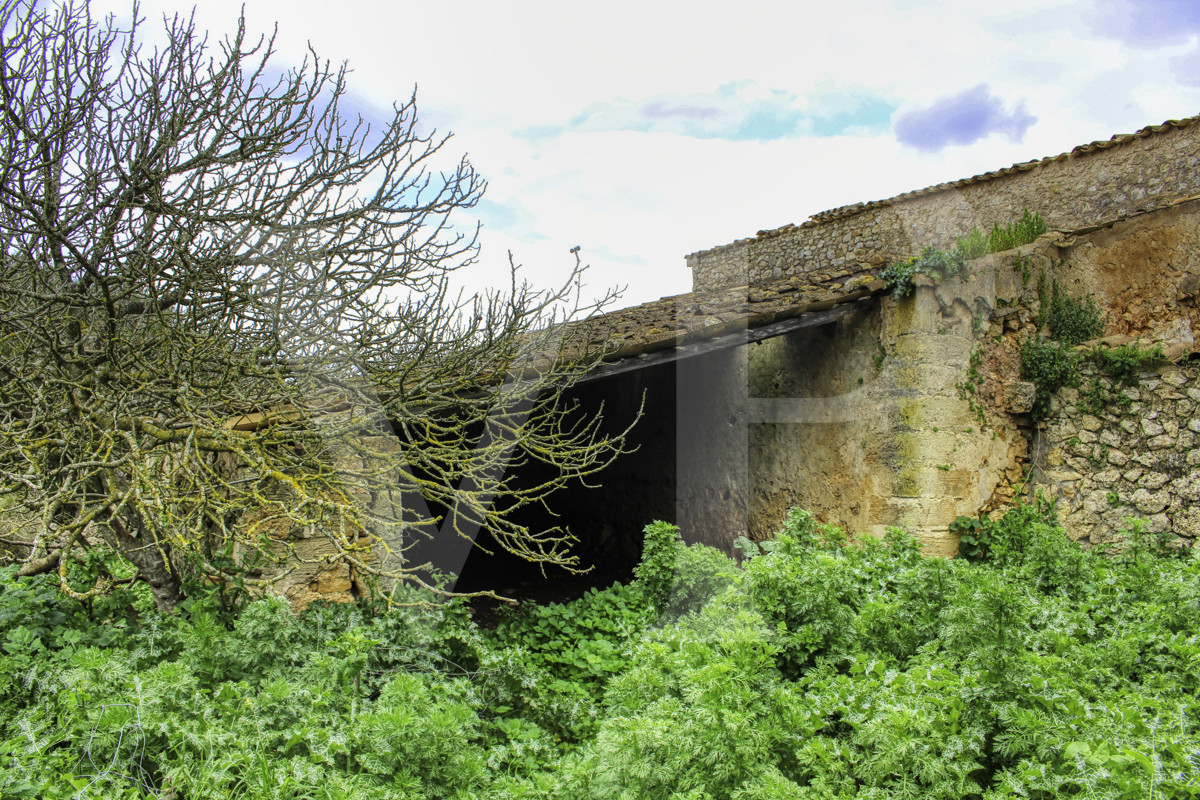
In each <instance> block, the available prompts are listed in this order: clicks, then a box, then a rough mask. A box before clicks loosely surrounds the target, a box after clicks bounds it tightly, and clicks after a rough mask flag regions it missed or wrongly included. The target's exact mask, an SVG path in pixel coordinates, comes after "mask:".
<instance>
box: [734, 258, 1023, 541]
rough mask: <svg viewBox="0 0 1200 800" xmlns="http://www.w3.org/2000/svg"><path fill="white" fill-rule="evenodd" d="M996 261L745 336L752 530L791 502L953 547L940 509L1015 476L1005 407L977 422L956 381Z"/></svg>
mask: <svg viewBox="0 0 1200 800" xmlns="http://www.w3.org/2000/svg"><path fill="white" fill-rule="evenodd" d="M1009 272H1010V271H1007V270H1002V271H997V270H981V271H980V272H979V273H978V274H977V275H975V276H974V277H973V278H972V279H971V280H968V281H958V280H955V281H949V282H946V283H944V284H940V285H934V284H933V282H932V281H927V280H921V281H918V283H920V285H919V286H918V287H917V288H916V290H915V291H914V292H913V294H912V295H910V296H909V297H907V298H903V299H900V300H895V299H893V298H891V297H890V296H886V297H884V298H883V300H882V301H881V302H880V303H879V304H877V305H875V306H874V307H873V308H871V309H869V310H864V311H862V312H859V313H856V314H854V315H851V316H848V317H845V318H843V319H842V320H840V321H839V322H838V323H837V324H836V325H831V326H826V327H824V328H820V329H815V330H804V331H798V332H796V333H793V334H788V335H785V336H780V337H778V338H776V339H772V340H768V341H766V342H763V343H762V345H761V346H756V347H754V348H752V350H751V354H750V387H749V388H750V395H751V401H750V408H751V420H752V421H753V424H752V425H751V429H750V433H749V436H750V486H751V496H750V532H751V535H752V537H754V538H765V537H766V536H769V535H770V534H771V533H773V532H774V531H775V530H777V529H778V527H779V524H780V522H781V521H782V519H783V516H784V514H785V513H786V511H787V509H788V508H789V507H791V506H801V507H803V508H807V509H809V510H811V511H813V513H814V514H815V515H816V516H817V517H818V518H819V519H821V520H822V521H826V522H832V523H834V524H837V525H840V526H842V527H844V528H846V529H847V530H848V531H851V532H855V533H860V532H861V533H868V534H872V535H876V536H882V535H883V533H884V531H885V529H886V528H887V527H888V526H892V525H896V526H900V527H903V528H905V529H907V530H910V531H912V532H913V533H915V534H916V535H917V536H918V537H919V538H920V539H921V540H922V541H924V543H925V544H926V546H927V552H928V553H931V554H933V555H940V556H951V555H953V554H954V553H955V552H957V549H958V541H957V539H955V538H954V537H953V536H952V534H950V532H949V525H950V523H951V522H953V521H954V519H955V518H957V517H958V516H959V515H962V514H974V513H976V512H977V511H978V510H979V508H981V507H982V506H983V505H984V504H985V503H987V502H988V501H989V500H990V499H991V498H992V497H993V495H995V494H996V492H997V491H998V490H999V489H1000V488H1001V487H1002V486H1005V485H1007V484H1008V483H1011V482H1012V481H1013V480H1014V479H1016V478H1019V476H1020V473H1021V469H1020V466H1019V465H1020V461H1021V459H1022V458H1023V456H1024V453H1025V448H1026V444H1025V440H1024V439H1023V438H1022V436H1021V435H1020V432H1019V430H1018V428H1017V425H1016V424H1015V423H1014V422H1013V421H1012V420H1010V419H1007V418H1004V417H999V418H997V419H994V420H991V421H990V422H991V424H990V425H989V426H988V427H986V428H985V427H984V426H982V425H981V424H980V420H979V418H978V414H977V412H976V410H975V408H974V407H973V403H972V400H971V398H970V397H969V396H968V395H967V394H966V393H964V392H963V391H961V390H960V388H959V385H960V384H961V383H962V381H963V380H964V378H965V376H966V375H967V373H968V371H969V369H970V360H971V354H972V352H973V350H974V348H975V345H976V342H977V339H978V337H979V336H980V335H981V333H982V330H983V328H982V327H981V325H982V324H983V323H984V322H985V320H986V319H987V317H988V316H989V315H990V313H991V311H992V309H993V308H995V307H996V297H997V291H999V292H1000V293H1001V294H1002V295H1003V294H1005V293H1006V292H1007V287H1008V278H1009ZM998 284H999V286H998Z"/></svg>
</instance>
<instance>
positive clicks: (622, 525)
mask: <svg viewBox="0 0 1200 800" xmlns="http://www.w3.org/2000/svg"><path fill="white" fill-rule="evenodd" d="M643 398H644V405H643ZM565 400H566V402H567V404H568V405H576V404H577V406H576V408H577V410H578V413H582V414H586V415H589V416H590V417H595V416H597V415H599V416H601V419H602V426H603V431H604V433H605V434H612V435H615V434H617V433H619V432H620V431H622V430H624V429H625V428H626V427H627V426H628V425H629V424H630V422H631V421H632V420H633V419H634V418H635V417H636V416H637V412H638V409H639V407H641V408H642V418H641V420H640V421H639V422H638V423H637V425H636V426H635V427H634V429H633V431H632V432H631V433H630V435H629V437H628V439H627V447H628V449H629V450H630V451H631V452H626V453H625V454H623V455H622V456H620V457H619V458H618V459H617V460H616V461H615V462H614V463H613V464H612V465H610V466H609V467H608V468H607V469H605V470H603V471H602V472H600V473H597V474H596V475H593V476H591V477H590V478H588V480H587V483H588V484H591V485H590V486H589V485H585V483H584V482H583V481H578V480H577V481H573V482H572V483H571V484H570V485H568V486H566V487H564V488H562V489H560V490H558V491H556V492H554V493H553V494H552V495H550V497H549V498H548V499H547V502H546V508H543V507H541V506H537V505H533V506H527V507H525V508H522V509H519V510H517V511H515V512H514V513H513V516H512V518H513V519H514V520H516V521H518V522H520V523H521V524H523V525H528V526H530V527H531V528H532V529H545V528H548V527H552V526H561V527H563V528H565V529H566V530H569V531H570V532H571V534H573V535H574V536H575V537H576V539H577V540H578V541H577V542H576V543H575V544H574V545H573V547H572V552H573V553H575V554H576V555H578V556H579V567H580V568H583V569H589V568H590V569H589V571H588V572H586V573H584V574H573V573H571V572H568V571H567V570H564V569H562V568H561V567H550V566H548V567H545V572H544V574H543V570H542V567H541V566H539V565H538V564H533V563H530V562H528V561H525V560H523V559H521V558H519V557H517V556H514V555H512V554H510V553H508V552H507V551H505V550H503V549H502V548H500V547H498V546H497V545H496V544H495V542H494V540H493V539H492V538H491V536H490V535H489V534H488V532H487V531H486V529H485V530H484V531H482V532H481V533H480V535H479V539H478V544H479V545H481V546H482V547H476V548H474V549H473V550H472V551H471V553H470V555H469V556H468V558H467V561H466V564H465V565H464V567H463V569H462V572H461V573H460V575H459V579H458V582H457V583H456V585H455V589H456V591H462V592H473V591H481V590H488V589H490V590H494V591H496V592H497V593H499V594H502V595H504V596H507V597H519V598H524V599H537V600H541V601H547V602H553V601H562V600H567V599H571V598H573V597H577V596H579V595H582V594H583V593H584V592H586V591H587V589H588V588H590V587H592V586H596V587H605V586H608V585H610V584H612V583H613V582H614V581H622V582H624V581H628V580H630V579H631V578H632V576H633V568H634V567H635V566H636V565H637V562H638V559H639V558H640V557H641V551H642V529H643V528H644V527H645V526H646V525H647V524H648V523H650V522H651V521H653V520H658V519H661V520H666V521H669V522H670V521H674V517H675V508H676V498H675V453H676V446H675V402H676V397H675V365H674V364H671V363H666V364H659V365H655V366H651V367H647V368H645V369H639V370H634V371H631V372H626V373H623V374H621V375H615V376H611V377H605V378H599V379H592V380H587V381H583V382H580V383H578V384H576V385H575V386H574V387H572V388H571V390H570V391H569V392H568V393H567V396H566V398H565ZM546 469H548V468H547V467H545V466H544V465H542V464H540V463H537V462H529V463H527V464H525V465H523V466H522V467H519V468H518V471H517V473H516V474H517V478H518V481H519V482H521V483H522V484H525V485H530V484H532V483H533V482H534V481H537V480H539V478H542V477H544V474H545V472H544V471H545V470H546ZM482 548H486V549H487V550H490V551H492V552H491V554H490V555H489V554H488V553H487V552H484V549H482Z"/></svg>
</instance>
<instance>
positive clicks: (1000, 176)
mask: <svg viewBox="0 0 1200 800" xmlns="http://www.w3.org/2000/svg"><path fill="white" fill-rule="evenodd" d="M1198 121H1200V117H1189V118H1187V119H1184V120H1172V121H1169V122H1166V123H1164V124H1162V125H1157V126H1150V127H1147V128H1143V129H1142V130H1140V131H1138V132H1137V133H1134V134H1125V135H1121V136H1114V137H1113V138H1112V139H1110V140H1107V141H1100V142H1093V143H1091V144H1088V145H1082V146H1080V147H1076V148H1075V149H1073V150H1071V151H1070V152H1069V153H1063V154H1061V155H1058V156H1052V157H1049V158H1044V159H1041V160H1038V161H1029V162H1024V163H1021V164H1016V165H1014V166H1012V167H1009V168H1007V169H1002V170H997V171H995V172H988V173H985V174H983V175H977V176H974V177H972V178H966V179H963V180H959V181H954V182H951V183H943V184H938V185H936V186H931V187H929V188H926V189H921V190H918V191H915V192H908V193H906V194H902V195H897V196H896V197H893V198H890V199H887V200H880V201H875V202H871V203H857V204H855V205H850V206H843V207H841V208H836V209H833V210H831V211H825V212H822V213H820V214H816V215H814V216H813V217H812V218H811V219H809V220H808V221H806V222H804V223H802V224H801V225H787V226H785V227H782V228H778V229H776V230H771V231H760V232H759V234H758V235H757V236H756V237H754V238H752V239H740V240H738V241H735V242H733V243H731V244H727V245H723V246H721V247H714V248H712V249H710V250H705V251H702V252H698V253H693V254H691V255H689V256H687V264H688V266H689V267H690V268H691V270H692V287H693V290H695V291H702V290H707V289H712V288H715V287H719V286H739V285H746V284H755V283H762V282H765V281H770V280H772V279H774V278H780V277H784V276H794V275H806V276H810V277H811V280H812V281H813V282H815V283H824V282H827V281H837V280H845V279H848V278H849V277H850V276H853V275H855V274H857V273H861V272H863V271H866V270H872V269H875V270H877V269H881V268H883V267H884V266H886V265H887V264H890V263H893V262H895V261H899V260H903V259H906V258H909V257H911V256H913V255H916V254H917V253H919V252H920V251H921V250H922V249H923V248H925V247H926V246H929V245H933V246H935V247H940V248H942V249H946V248H949V247H952V246H953V245H954V244H955V241H956V240H957V239H958V238H959V237H961V236H964V235H965V234H967V233H968V232H969V231H970V230H971V228H972V227H979V228H980V229H981V230H982V231H983V232H984V233H987V232H988V231H990V230H991V227H992V225H994V224H1000V225H1006V224H1008V223H1010V222H1012V221H1013V220H1015V219H1017V218H1019V217H1020V216H1021V214H1022V212H1023V211H1024V210H1025V209H1029V210H1031V211H1037V212H1039V213H1041V214H1042V216H1043V218H1044V219H1045V220H1046V222H1047V223H1048V224H1049V226H1050V227H1051V228H1052V229H1058V230H1077V229H1081V228H1086V227H1088V226H1090V225H1095V224H1098V223H1100V222H1102V221H1106V220H1108V221H1111V220H1113V219H1117V218H1120V217H1124V216H1127V215H1130V214H1133V213H1135V212H1137V211H1139V210H1145V209H1148V208H1154V207H1156V206H1157V205H1158V204H1159V202H1160V201H1163V200H1169V199H1171V198H1177V197H1182V196H1188V195H1192V194H1196V193H1200V125H1197V124H1196V123H1197V122H1198Z"/></svg>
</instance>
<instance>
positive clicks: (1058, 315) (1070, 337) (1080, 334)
mask: <svg viewBox="0 0 1200 800" xmlns="http://www.w3.org/2000/svg"><path fill="white" fill-rule="evenodd" d="M1049 325H1050V338H1051V339H1055V340H1057V341H1060V342H1062V343H1063V344H1064V345H1067V346H1068V347H1070V346H1073V345H1077V344H1083V343H1084V342H1086V341H1088V340H1089V339H1095V338H1096V337H1097V336H1100V335H1101V334H1102V333H1104V327H1105V317H1104V315H1103V314H1102V313H1100V309H1099V308H1098V307H1097V306H1096V300H1095V298H1093V297H1092V296H1091V295H1088V296H1086V297H1068V296H1067V294H1066V293H1065V292H1063V291H1062V290H1061V289H1060V288H1059V285H1058V281H1054V283H1053V285H1052V288H1051V292H1050V316H1049Z"/></svg>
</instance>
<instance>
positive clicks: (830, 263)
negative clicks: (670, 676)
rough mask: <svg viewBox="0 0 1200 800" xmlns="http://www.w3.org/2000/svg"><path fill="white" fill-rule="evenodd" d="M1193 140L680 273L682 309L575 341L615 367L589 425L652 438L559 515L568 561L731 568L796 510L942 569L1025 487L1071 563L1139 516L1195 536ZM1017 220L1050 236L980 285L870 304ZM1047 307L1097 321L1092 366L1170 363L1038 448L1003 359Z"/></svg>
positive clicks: (633, 318) (1155, 134) (967, 189)
mask: <svg viewBox="0 0 1200 800" xmlns="http://www.w3.org/2000/svg"><path fill="white" fill-rule="evenodd" d="M1198 119H1200V118H1198V117H1192V118H1188V119H1184V120H1172V121H1168V122H1166V123H1164V124H1162V125H1157V126H1152V127H1147V128H1144V129H1142V130H1140V131H1138V132H1137V133H1134V134H1128V135H1121V136H1114V137H1113V138H1112V139H1109V140H1107V141H1100V142H1093V143H1091V144H1087V145H1082V146H1080V147H1076V148H1074V149H1073V150H1071V151H1070V152H1067V153H1062V154H1060V155H1057V156H1052V157H1049V158H1044V159H1041V160H1038V161H1031V162H1026V163H1021V164H1016V165H1013V166H1012V167H1009V168H1006V169H1001V170H997V171H995V172H989V173H985V174H983V175H977V176H974V177H971V178H966V179H963V180H959V181H954V182H951V183H944V184H939V185H937V186H931V187H928V188H926V189H921V190H918V191H913V192H908V193H905V194H902V195H898V196H896V197H892V198H889V199H886V200H880V201H875V202H870V203H859V204H855V205H852V206H846V207H843V208H838V209H833V210H831V211H827V212H824V213H821V214H817V215H815V216H814V217H812V218H811V219H810V220H808V221H806V222H804V223H803V224H800V225H788V226H785V227H783V228H779V229H776V230H770V231H760V232H759V233H758V234H757V235H756V236H754V237H752V238H747V239H741V240H738V241H735V242H733V243H731V244H727V245H723V246H720V247H714V248H712V249H709V250H705V251H702V252H698V253H693V254H691V255H689V256H688V257H687V261H688V265H689V267H690V268H691V270H692V275H693V290H692V292H690V293H687V294H684V295H679V296H676V297H668V298H664V299H662V300H660V301H657V302H654V303H648V304H644V305H641V306H638V307H635V308H630V309H624V310H621V311H617V312H614V313H611V314H608V315H606V316H605V317H603V318H601V319H600V320H598V321H596V322H595V323H594V324H593V326H592V328H591V331H592V335H593V337H594V338H595V340H596V341H600V340H601V339H603V338H609V339H611V340H613V341H614V342H615V343H616V345H615V349H614V350H613V352H612V354H611V355H610V357H609V359H608V361H609V363H608V364H607V365H605V366H603V367H601V368H600V369H599V370H597V371H596V373H594V375H593V376H592V377H591V380H590V381H589V382H588V383H587V384H585V385H583V386H581V387H580V389H579V391H580V392H581V400H582V401H583V402H589V403H595V404H596V407H597V408H599V404H600V401H601V400H603V401H605V406H604V407H605V409H607V412H606V413H609V414H613V415H614V416H619V414H620V413H621V410H622V408H624V410H625V411H626V412H627V411H628V409H629V406H630V405H631V400H630V398H635V397H642V396H643V395H644V396H645V398H646V411H647V414H646V419H645V421H644V422H643V423H642V431H641V433H639V434H638V439H639V441H640V444H641V448H642V449H641V451H640V452H639V453H638V454H637V455H636V456H633V457H630V458H627V459H625V461H624V462H622V463H620V464H618V465H617V466H616V467H614V468H613V469H612V470H610V472H609V473H608V474H606V475H605V476H604V478H603V487H602V488H601V489H597V490H591V491H584V490H582V489H581V490H580V491H579V492H578V493H576V494H573V495H572V496H571V497H569V498H567V497H564V507H570V508H571V509H572V512H571V513H572V515H573V522H574V524H575V525H576V526H577V527H578V529H579V533H580V536H581V539H583V540H584V542H585V543H587V542H591V543H592V545H593V547H594V549H596V550H597V553H596V554H597V556H598V557H603V556H602V551H604V552H610V553H611V552H613V548H614V547H616V550H618V551H619V550H622V549H623V550H624V551H627V552H632V551H633V550H634V549H635V548H636V544H637V541H636V536H637V531H639V530H640V528H641V526H642V525H643V524H644V523H645V522H647V521H649V520H650V519H652V518H667V519H671V520H673V521H676V522H677V523H678V524H679V525H680V526H681V528H682V529H683V533H684V535H685V537H686V538H688V539H690V540H693V541H703V542H707V543H710V544H714V545H717V546H720V547H725V548H728V547H730V546H731V544H732V542H733V540H734V539H735V538H736V537H737V536H739V535H745V534H749V535H750V536H751V537H752V538H762V537H765V536H768V535H770V534H771V532H772V531H773V530H774V529H775V528H776V527H777V526H778V525H779V523H780V522H781V520H782V518H783V515H784V514H785V513H786V510H787V509H788V508H789V507H791V506H802V507H805V508H808V509H810V510H812V511H813V512H814V513H815V514H816V515H817V516H818V518H820V519H822V520H824V521H828V522H832V523H835V524H838V525H841V526H844V527H845V528H847V529H848V530H849V531H851V532H861V533H869V534H876V535H879V534H882V532H883V531H884V530H885V528H886V527H887V526H891V525H898V526H902V527H905V528H907V529H909V530H911V531H913V532H914V533H916V534H917V535H918V536H919V537H920V538H921V539H923V540H924V541H925V542H926V544H927V552H931V553H935V554H939V555H952V554H953V553H955V552H956V550H957V540H956V539H955V537H954V536H953V535H952V534H951V533H950V531H949V526H950V523H951V522H952V521H953V520H954V519H956V518H957V517H958V516H960V515H975V514H978V513H980V512H981V511H986V510H989V509H993V508H998V507H1000V506H1002V505H1004V504H1005V503H1007V502H1009V501H1010V500H1011V499H1012V497H1013V496H1014V495H1015V494H1017V493H1028V492H1030V491H1032V490H1033V488H1034V487H1035V486H1042V487H1043V488H1044V489H1045V490H1047V491H1048V492H1049V493H1050V494H1052V495H1054V496H1058V497H1060V498H1061V500H1062V502H1061V503H1060V506H1059V509H1060V514H1061V515H1062V517H1063V520H1064V522H1065V524H1066V526H1067V529H1068V531H1069V532H1070V535H1071V536H1072V537H1074V538H1078V539H1082V540H1084V541H1085V542H1089V543H1093V544H1104V543H1109V542H1112V541H1114V540H1115V539H1117V538H1119V536H1120V529H1121V528H1122V526H1123V525H1125V524H1126V522H1125V520H1126V518H1127V517H1129V516H1131V515H1133V516H1141V517H1143V518H1145V519H1146V520H1147V521H1148V524H1149V525H1150V526H1151V528H1152V529H1154V530H1160V531H1164V532H1168V533H1172V534H1175V535H1178V536H1182V537H1186V538H1191V537H1193V536H1194V535H1195V534H1196V532H1197V531H1198V530H1200V450H1197V449H1196V448H1195V444H1196V434H1198V433H1200V421H1198V417H1197V415H1196V409H1197V402H1198V401H1200V387H1196V386H1194V379H1195V374H1196V367H1195V366H1194V365H1193V363H1192V362H1191V354H1192V351H1193V337H1192V331H1193V330H1194V329H1195V326H1196V325H1197V324H1198V323H1200V308H1198V301H1200V241H1197V240H1198V238H1200V224H1197V223H1198V222H1200V125H1197V124H1196V123H1197V121H1198ZM1026 210H1029V211H1032V212H1037V213H1039V214H1040V215H1041V216H1042V217H1043V218H1044V219H1045V221H1046V223H1047V224H1048V227H1049V231H1048V233H1046V234H1045V235H1044V236H1042V237H1041V238H1040V239H1038V240H1037V241H1036V242H1034V243H1032V244H1029V245H1026V246H1023V247H1021V248H1019V250H1014V251H1009V252H1001V253H995V254H991V255H987V256H984V257H982V258H978V259H975V260H973V261H972V262H971V263H970V267H971V275H970V277H969V278H967V279H957V278H956V279H952V280H946V281H941V282H935V281H934V280H931V279H926V278H922V277H920V276H918V278H917V280H916V288H915V291H914V292H913V293H912V294H911V295H909V296H908V297H905V298H895V297H893V296H892V294H891V293H890V291H888V290H887V289H886V288H885V286H884V284H883V282H882V281H880V280H878V278H879V275H880V273H881V272H882V271H883V270H884V268H885V267H886V266H887V265H889V264H893V263H895V262H897V261H902V260H904V259H907V258H910V257H912V256H914V255H916V254H918V253H920V252H921V251H922V250H923V249H924V248H926V247H928V246H933V247H937V248H943V249H949V248H953V247H954V246H955V244H956V242H957V240H958V239H959V238H960V237H964V236H966V235H967V234H968V232H969V231H970V230H971V229H972V228H975V227H977V228H980V229H981V230H982V231H984V232H985V233H986V232H987V231H989V230H990V229H991V228H992V226H993V225H1001V226H1003V225H1007V224H1009V223H1012V222H1013V221H1014V220H1016V219H1018V218H1019V217H1021V216H1022V214H1023V213H1024V212H1025V211H1026ZM1053 282H1057V283H1058V285H1059V286H1060V288H1061V291H1062V292H1063V293H1064V294H1065V295H1068V296H1071V297H1079V298H1082V297H1092V298H1094V299H1095V302H1096V303H1097V304H1098V305H1099V307H1100V308H1101V309H1103V310H1104V311H1105V312H1106V313H1107V330H1106V332H1105V333H1106V334H1107V335H1108V336H1109V339H1108V340H1107V343H1108V344H1113V343H1116V342H1119V341H1130V340H1134V339H1136V340H1140V341H1141V342H1143V343H1145V344H1151V343H1159V344H1161V345H1163V346H1164V349H1165V355H1166V356H1167V358H1166V359H1164V360H1163V361H1162V362H1161V363H1159V364H1158V365H1157V366H1156V367H1154V369H1152V370H1150V371H1148V372H1147V373H1146V374H1145V375H1143V376H1142V377H1143V380H1142V383H1141V385H1140V386H1139V387H1136V388H1131V389H1130V390H1128V391H1124V390H1118V389H1113V390H1112V391H1111V392H1109V394H1110V395H1111V397H1110V400H1111V402H1110V403H1108V405H1106V406H1105V407H1104V408H1102V409H1101V408H1097V407H1092V408H1091V411H1087V412H1085V408H1084V406H1085V405H1086V404H1083V403H1081V402H1080V390H1078V389H1066V390H1064V391H1063V392H1062V393H1061V394H1060V396H1059V397H1057V398H1056V399H1055V400H1054V401H1053V402H1052V404H1051V410H1052V413H1051V414H1050V416H1049V418H1047V419H1045V420H1043V421H1041V422H1040V423H1039V424H1033V421H1032V420H1031V418H1030V416H1029V413H1028V412H1029V393H1030V392H1031V390H1032V388H1033V387H1032V386H1029V385H1027V384H1025V383H1024V382H1023V381H1022V380H1021V377H1020V367H1019V359H1018V351H1019V348H1020V345H1021V343H1022V342H1023V341H1025V340H1026V339H1028V338H1030V337H1033V336H1036V335H1037V334H1038V333H1039V326H1038V324H1037V322H1038V321H1039V318H1040V316H1041V306H1042V301H1043V300H1044V299H1045V297H1044V292H1043V294H1042V295H1039V292H1038V285H1039V283H1040V284H1041V286H1042V287H1043V289H1044V288H1045V287H1047V286H1050V285H1052V284H1053ZM1114 337H1115V338H1114ZM1121 337H1124V338H1121ZM1097 380H1098V381H1100V380H1102V382H1103V381H1107V379H1100V378H1097ZM1089 385H1091V384H1089ZM614 406H615V407H614ZM575 514H578V516H574V515H575Z"/></svg>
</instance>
